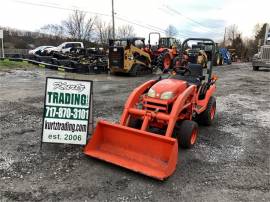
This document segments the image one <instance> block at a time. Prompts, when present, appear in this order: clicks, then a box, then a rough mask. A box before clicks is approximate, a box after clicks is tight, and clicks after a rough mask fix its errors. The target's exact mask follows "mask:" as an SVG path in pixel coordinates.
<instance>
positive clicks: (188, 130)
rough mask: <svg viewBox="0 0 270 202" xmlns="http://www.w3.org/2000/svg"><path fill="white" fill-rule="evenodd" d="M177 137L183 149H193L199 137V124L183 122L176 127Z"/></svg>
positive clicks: (188, 121) (189, 121)
mask: <svg viewBox="0 0 270 202" xmlns="http://www.w3.org/2000/svg"><path fill="white" fill-rule="evenodd" d="M176 137H177V140H178V144H179V146H180V147H181V148H184V149H189V148H192V147H193V146H194V144H195V143H196V140H197V137H198V124H197V123H196V122H195V121H191V120H184V121H182V122H181V123H180V124H177V126H176Z"/></svg>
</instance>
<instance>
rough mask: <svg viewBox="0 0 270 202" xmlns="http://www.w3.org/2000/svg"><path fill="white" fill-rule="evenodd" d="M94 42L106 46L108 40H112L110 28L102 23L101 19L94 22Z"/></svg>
mask: <svg viewBox="0 0 270 202" xmlns="http://www.w3.org/2000/svg"><path fill="white" fill-rule="evenodd" d="M95 33H96V40H97V42H98V43H100V44H102V45H106V44H108V40H109V39H110V38H112V26H111V25H110V24H107V23H106V22H103V21H102V20H101V19H96V21H95Z"/></svg>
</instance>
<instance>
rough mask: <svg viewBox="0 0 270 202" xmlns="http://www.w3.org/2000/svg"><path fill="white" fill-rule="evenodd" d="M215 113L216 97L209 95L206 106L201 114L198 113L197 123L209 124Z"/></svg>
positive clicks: (211, 122) (212, 120)
mask: <svg viewBox="0 0 270 202" xmlns="http://www.w3.org/2000/svg"><path fill="white" fill-rule="evenodd" d="M215 114H216V99H215V97H212V96H211V97H210V99H209V101H208V103H207V107H206V109H205V110H204V112H202V113H201V114H199V115H198V117H197V120H198V123H200V124H202V125H205V126H210V125H212V124H213V122H214V119H215Z"/></svg>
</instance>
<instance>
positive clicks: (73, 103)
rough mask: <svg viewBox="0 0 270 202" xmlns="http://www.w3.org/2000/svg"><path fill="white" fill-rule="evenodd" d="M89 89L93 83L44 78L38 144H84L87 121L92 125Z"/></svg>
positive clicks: (87, 128)
mask: <svg viewBox="0 0 270 202" xmlns="http://www.w3.org/2000/svg"><path fill="white" fill-rule="evenodd" d="M92 89H93V81H82V80H72V79H61V78H52V77H48V78H47V80H46V90H45V101H44V114H43V126H42V127H43V128H42V142H47V143H66V144H78V145H85V144H86V141H87V134H88V132H89V119H91V123H92V124H93V119H92V103H93V102H92V99H93V98H92V97H93V96H92ZM42 142H41V143H42Z"/></svg>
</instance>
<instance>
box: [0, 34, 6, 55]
mask: <svg viewBox="0 0 270 202" xmlns="http://www.w3.org/2000/svg"><path fill="white" fill-rule="evenodd" d="M0 39H1V41H2V57H3V58H4V57H5V53H4V30H0Z"/></svg>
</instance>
